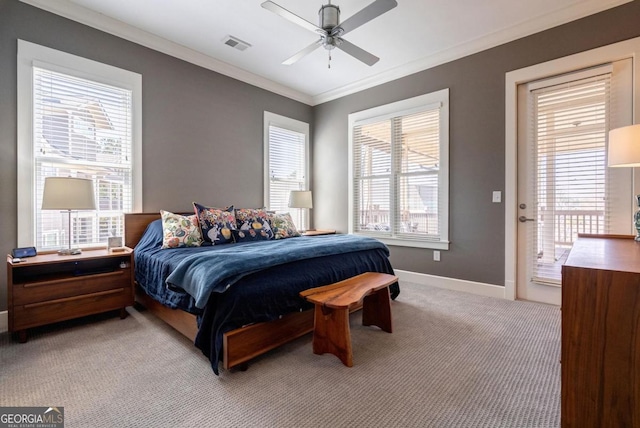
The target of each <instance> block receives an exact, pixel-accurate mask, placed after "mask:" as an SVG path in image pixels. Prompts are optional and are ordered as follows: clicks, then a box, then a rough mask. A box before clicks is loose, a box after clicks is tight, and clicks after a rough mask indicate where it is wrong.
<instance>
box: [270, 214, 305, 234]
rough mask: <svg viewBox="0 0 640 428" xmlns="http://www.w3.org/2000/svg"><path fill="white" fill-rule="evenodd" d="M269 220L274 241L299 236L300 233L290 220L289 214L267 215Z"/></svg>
mask: <svg viewBox="0 0 640 428" xmlns="http://www.w3.org/2000/svg"><path fill="white" fill-rule="evenodd" d="M269 219H270V220H271V229H273V236H274V239H284V238H293V237H296V236H300V232H298V229H296V225H295V223H294V222H293V219H292V218H291V214H289V213H282V214H275V213H273V214H269Z"/></svg>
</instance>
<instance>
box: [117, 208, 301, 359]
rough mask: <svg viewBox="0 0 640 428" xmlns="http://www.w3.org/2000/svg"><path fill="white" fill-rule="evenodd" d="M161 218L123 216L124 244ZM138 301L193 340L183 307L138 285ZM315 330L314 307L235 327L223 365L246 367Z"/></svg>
mask: <svg viewBox="0 0 640 428" xmlns="http://www.w3.org/2000/svg"><path fill="white" fill-rule="evenodd" d="M159 218H160V214H159V213H133V214H125V215H124V244H125V245H126V246H127V247H129V248H134V247H135V246H136V244H137V243H138V241H140V238H141V237H142V234H143V233H144V231H145V229H146V227H147V225H148V224H149V223H151V222H152V221H153V220H157V219H159ZM136 301H137V302H139V303H140V304H142V305H143V306H145V307H146V308H147V309H148V310H149V311H150V312H151V313H153V314H154V315H156V316H157V317H158V318H160V319H161V320H163V321H164V322H166V323H167V324H169V325H170V326H171V327H173V328H175V329H176V330H178V331H179V332H180V333H182V334H183V335H184V336H186V337H188V338H189V339H191V340H192V341H193V340H195V337H196V333H197V332H198V328H197V325H196V317H195V315H193V314H190V313H188V312H185V311H182V310H180V309H171V308H168V307H166V306H164V305H162V304H161V303H159V302H157V301H155V300H153V299H152V298H151V297H149V296H148V295H147V294H145V292H144V290H142V288H141V287H139V286H137V285H136ZM311 331H313V309H310V310H307V311H303V312H295V313H292V314H289V315H286V316H284V317H282V318H280V319H278V320H275V321H270V322H263V323H257V324H252V325H249V326H247V327H242V328H239V329H236V330H232V331H230V332H228V333H225V334H224V338H223V350H222V352H223V361H222V364H223V367H224V368H225V369H227V370H228V369H232V368H246V363H247V362H248V361H249V360H251V359H252V358H254V357H257V356H258V355H260V354H264V353H265V352H267V351H270V350H272V349H274V348H276V347H278V346H281V345H284V344H285V343H287V342H290V341H291V340H294V339H296V338H298V337H300V336H303V335H305V334H307V333H310V332H311Z"/></svg>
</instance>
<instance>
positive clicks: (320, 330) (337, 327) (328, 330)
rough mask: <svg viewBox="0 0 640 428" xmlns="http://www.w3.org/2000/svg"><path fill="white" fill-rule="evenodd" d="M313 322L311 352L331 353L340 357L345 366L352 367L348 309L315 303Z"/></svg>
mask: <svg viewBox="0 0 640 428" xmlns="http://www.w3.org/2000/svg"><path fill="white" fill-rule="evenodd" d="M313 324H314V327H313V353H314V354H319V355H320V354H324V353H330V354H333V355H335V356H336V357H338V358H340V361H342V363H343V364H344V365H345V366H347V367H353V354H352V350H351V333H350V331H349V309H348V308H344V309H331V308H324V307H323V306H322V305H316V306H315V312H314V320H313Z"/></svg>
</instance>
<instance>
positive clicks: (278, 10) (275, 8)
mask: <svg viewBox="0 0 640 428" xmlns="http://www.w3.org/2000/svg"><path fill="white" fill-rule="evenodd" d="M261 6H262V7H263V8H265V9H267V10H270V11H271V12H273V13H275V14H276V15H280V16H281V17H283V18H284V19H286V20H287V21H291V22H293V23H294V24H297V25H299V26H301V27H303V28H306V29H307V30H309V31H313V32H314V33H317V32H321V33H324V32H325V31H324V30H323V29H322V28H320V27H318V26H317V25H315V24H313V23H311V22H309V21H307V20H306V19H304V18H301V17H299V16H298V15H296V14H295V13H293V12H289V11H288V10H287V9H285V8H284V7H282V6H279V5H277V4H275V3H274V2H272V1H266V2H264V3H262V5H261Z"/></svg>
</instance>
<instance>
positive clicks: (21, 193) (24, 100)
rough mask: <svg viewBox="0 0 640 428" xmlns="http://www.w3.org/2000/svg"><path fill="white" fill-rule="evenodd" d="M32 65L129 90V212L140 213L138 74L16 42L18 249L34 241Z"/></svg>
mask: <svg viewBox="0 0 640 428" xmlns="http://www.w3.org/2000/svg"><path fill="white" fill-rule="evenodd" d="M34 66H37V67H40V68H46V69H48V70H51V71H54V72H58V73H64V74H67V75H70V76H74V77H78V78H82V79H87V80H92V81H95V82H99V83H102V84H106V85H111V86H117V87H120V88H123V89H126V90H129V91H131V93H132V106H131V107H132V110H131V120H132V121H131V128H132V129H131V131H132V134H131V144H132V153H131V155H132V159H131V165H132V179H133V183H132V189H131V190H132V193H133V194H132V204H133V205H132V208H133V211H141V210H142V75H140V74H138V73H134V72H132V71H129V70H124V69H121V68H118V67H114V66H111V65H108V64H103V63H100V62H97V61H93V60H90V59H87V58H82V57H79V56H76V55H73V54H69V53H66V52H62V51H59V50H56V49H51V48H47V47H44V46H40V45H37V44H35V43H31V42H27V41H25V40H20V39H19V40H18V56H17V95H18V98H17V104H18V109H17V116H18V117H17V125H18V129H17V131H18V132H17V138H18V139H17V151H18V156H17V158H18V159H17V160H18V162H17V170H18V171H17V179H18V185H17V218H18V224H17V235H18V236H17V238H18V246H19V247H23V246H32V245H34V242H35V238H36V235H35V233H36V232H35V229H36V224H35V212H36V200H35V199H36V198H35V157H34V152H33V149H34V144H33V100H34V98H33V97H34V95H33V85H34V79H33V68H34ZM105 247H106V245H105Z"/></svg>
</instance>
